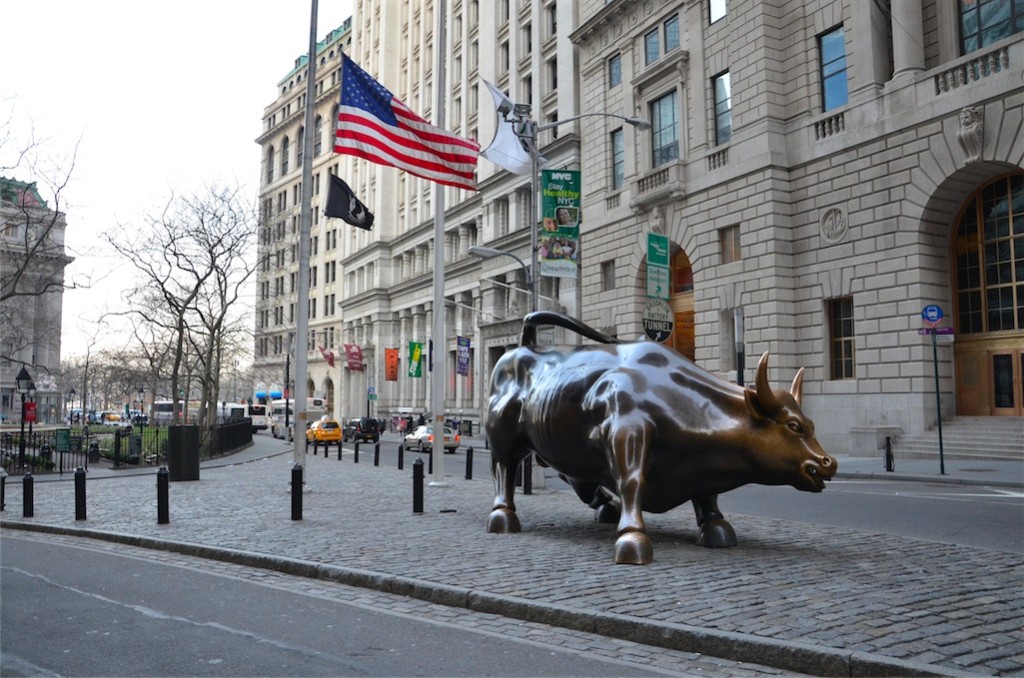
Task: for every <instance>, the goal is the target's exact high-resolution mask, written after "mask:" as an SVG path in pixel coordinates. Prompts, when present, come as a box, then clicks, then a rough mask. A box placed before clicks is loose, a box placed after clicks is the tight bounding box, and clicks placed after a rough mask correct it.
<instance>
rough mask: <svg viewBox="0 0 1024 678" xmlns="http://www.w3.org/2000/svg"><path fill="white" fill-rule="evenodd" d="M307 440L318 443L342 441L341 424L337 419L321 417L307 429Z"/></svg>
mask: <svg viewBox="0 0 1024 678" xmlns="http://www.w3.org/2000/svg"><path fill="white" fill-rule="evenodd" d="M306 440H307V441H308V442H314V441H315V442H318V443H337V442H341V424H339V423H338V421H337V420H336V419H327V418H326V417H325V418H323V419H319V420H317V421H314V422H313V423H312V424H310V425H309V428H308V429H306Z"/></svg>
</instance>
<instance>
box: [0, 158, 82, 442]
mask: <svg viewBox="0 0 1024 678" xmlns="http://www.w3.org/2000/svg"><path fill="white" fill-rule="evenodd" d="M0 224H2V229H0V294H2V297H0V299H2V301H0V415H2V418H3V420H4V421H5V422H20V421H21V395H22V394H20V393H19V392H18V389H17V385H16V382H15V377H17V375H18V373H19V371H20V370H21V369H22V368H23V367H24V368H25V369H27V370H28V373H29V375H30V376H31V377H32V380H33V382H34V383H35V387H36V390H35V393H34V394H32V395H31V397H32V398H33V399H34V400H35V402H36V416H37V420H38V421H39V422H41V423H56V422H59V421H60V420H61V418H62V417H63V416H64V401H63V395H62V393H61V388H60V374H61V371H60V370H61V367H60V344H61V341H60V338H61V327H62V318H61V312H62V308H63V300H64V269H65V267H67V265H68V264H69V263H71V261H72V259H71V257H69V256H67V254H66V253H65V250H64V231H65V228H66V226H67V222H66V219H65V215H64V213H62V212H58V211H55V210H53V209H51V208H50V207H48V206H47V204H46V201H45V200H44V199H43V198H42V196H41V195H40V193H39V190H38V189H37V187H36V185H35V184H32V183H25V182H21V181H17V180H14V179H8V178H3V177H0Z"/></svg>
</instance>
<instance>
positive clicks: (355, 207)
mask: <svg viewBox="0 0 1024 678" xmlns="http://www.w3.org/2000/svg"><path fill="white" fill-rule="evenodd" d="M324 214H326V215H327V216H329V217H337V218H338V219H341V220H342V221H344V222H345V223H346V224H351V225H352V226H355V227H356V228H365V229H366V230H367V231H369V230H370V228H371V227H372V226H373V215H372V214H370V210H368V209H366V205H364V204H363V203H361V202H359V198H357V197H356V194H355V193H353V192H352V189H351V188H349V187H348V184H346V183H345V182H344V181H342V180H341V178H340V177H336V176H334V175H333V174H332V175H331V185H330V187H329V188H328V189H327V207H326V208H325V209H324Z"/></svg>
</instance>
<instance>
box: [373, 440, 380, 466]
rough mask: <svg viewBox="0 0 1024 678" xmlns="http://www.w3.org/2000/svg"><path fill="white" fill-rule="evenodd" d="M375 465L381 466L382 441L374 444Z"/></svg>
mask: <svg viewBox="0 0 1024 678" xmlns="http://www.w3.org/2000/svg"><path fill="white" fill-rule="evenodd" d="M373 465H374V466H380V441H377V442H375V443H374V444H373Z"/></svg>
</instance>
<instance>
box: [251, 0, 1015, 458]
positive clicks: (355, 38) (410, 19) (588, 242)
mask: <svg viewBox="0 0 1024 678" xmlns="http://www.w3.org/2000/svg"><path fill="white" fill-rule="evenodd" d="M1021 11H1022V10H1021V8H1020V4H1019V3H1013V2H1011V1H1009V0H992V1H990V2H987V3H979V2H975V1H973V0H888V1H886V0H883V1H882V2H861V1H860V0H845V1H843V0H830V1H826V0H812V1H797V0H782V1H779V2H774V3H768V2H762V1H759V0H677V1H674V2H673V1H648V2H632V1H629V0H611V1H608V2H605V1H603V0H580V1H579V2H558V3H556V2H554V1H553V0H547V1H543V0H499V1H497V2H494V3H489V2H488V3H479V2H475V1H470V0H457V1H454V2H449V3H448V12H449V21H448V24H447V25H448V27H449V36H448V44H447V55H448V56H447V64H448V67H447V71H446V73H447V76H448V89H449V95H448V109H447V116H448V123H447V125H446V127H448V128H449V129H452V130H454V131H457V132H459V133H461V134H463V135H464V136H468V137H474V138H477V139H478V140H480V141H481V143H482V145H484V146H486V145H487V142H488V140H489V139H490V138H491V135H492V134H493V130H494V125H495V116H494V113H493V107H492V106H491V102H490V100H489V96H488V94H487V92H486V89H484V88H483V80H488V81H490V82H493V83H495V84H496V85H497V86H498V87H499V88H500V89H502V90H504V91H505V92H507V93H508V94H509V96H510V98H511V99H512V100H514V101H516V102H522V103H528V104H531V106H532V110H531V115H532V117H533V119H534V120H536V121H538V122H540V123H552V122H557V121H559V120H566V119H567V118H573V117H575V116H576V115H577V114H579V113H581V112H588V113H590V112H603V113H611V114H615V115H619V116H635V117H640V118H644V119H647V120H649V121H650V122H651V123H652V128H651V129H650V130H639V129H635V128H633V127H630V126H628V125H623V124H622V122H621V121H620V120H619V119H615V118H610V117H604V116H588V117H584V118H581V119H580V120H578V121H571V122H567V123H566V124H564V125H560V126H558V127H557V128H556V129H555V130H552V131H549V132H545V133H544V134H542V136H541V139H540V151H541V153H542V154H543V155H544V157H545V158H546V159H547V160H548V166H549V167H552V168H566V169H580V170H581V172H582V188H583V206H582V218H581V248H580V249H581V280H580V286H579V287H577V286H576V285H575V284H574V281H572V280H568V279H564V278H542V279H541V284H540V297H541V299H542V304H544V305H548V306H551V307H556V308H563V309H565V310H567V311H568V312H570V313H572V314H575V315H579V316H580V317H582V318H583V319H584V321H586V322H587V323H588V324H590V325H592V326H594V327H597V328H598V329H600V330H602V331H604V332H605V333H607V334H611V335H614V336H617V337H620V338H624V339H633V338H637V337H641V336H643V335H644V328H643V323H642V320H643V315H644V309H645V307H646V306H647V304H648V293H649V292H651V290H650V289H649V288H648V284H647V283H648V277H649V275H653V273H654V271H651V272H649V270H648V265H647V253H648V246H647V240H648V237H649V236H648V234H649V233H654V234H656V235H662V236H665V237H667V238H668V240H669V243H670V248H671V252H670V266H669V272H668V282H669V288H670V289H669V292H668V296H669V298H668V300H667V303H668V304H669V307H670V308H671V315H672V317H673V319H674V332H673V335H672V337H670V339H669V340H668V341H669V342H670V343H672V344H673V345H674V346H675V347H676V348H677V349H678V350H679V351H680V352H682V353H683V354H685V355H688V356H690V357H692V358H693V359H694V360H695V361H696V362H697V363H698V364H699V365H700V366H702V367H704V368H705V369H707V370H709V371H711V372H713V373H716V374H718V375H720V376H722V377H723V378H727V379H729V380H742V381H746V382H749V381H751V380H752V378H753V370H754V367H755V365H756V362H757V358H758V357H759V356H760V355H761V354H762V353H763V352H765V351H768V352H770V355H771V359H770V360H771V362H770V366H771V369H770V373H769V374H770V380H771V381H772V383H773V384H776V385H782V384H788V383H789V381H790V380H791V379H792V377H793V375H794V373H795V371H796V370H797V369H798V368H799V367H804V368H806V375H805V378H804V406H805V409H806V410H807V411H808V413H809V414H810V415H811V416H812V417H813V418H814V419H815V421H816V422H817V425H818V437H819V439H820V440H821V441H822V443H823V444H824V445H825V446H826V448H827V449H829V450H830V451H834V452H869V451H872V450H873V449H874V448H875V447H877V446H878V445H879V444H880V441H881V440H882V436H883V435H885V434H889V433H895V432H901V433H903V434H915V433H921V432H924V431H926V430H928V429H930V428H932V427H933V426H934V425H935V424H936V418H937V412H936V393H935V384H936V377H935V375H934V372H933V370H934V367H933V364H934V365H937V369H938V378H937V382H938V388H939V391H940V393H941V410H942V416H943V418H944V419H946V418H951V417H954V416H955V415H972V416H986V417H987V416H995V415H1010V416H1012V417H1021V416H1022V415H1024V392H1022V391H1024V359H1022V354H1024V171H1022V158H1024V134H1022V131H1024V130H1022V119H1024V81H1022V80H1021V68H1022V65H1024V16H1022V15H1021ZM435 24H436V17H435V16H434V4H433V3H431V2H407V1H406V2H399V1H397V0H396V1H393V2H389V1H384V2H369V1H368V0H363V1H361V2H358V3H357V5H356V13H355V16H354V18H353V20H352V24H351V26H348V28H347V30H344V31H342V33H340V34H339V35H338V36H337V38H336V40H337V41H349V42H351V49H350V54H352V55H353V58H354V59H355V60H356V61H357V62H359V63H360V64H361V65H362V66H363V67H364V69H366V70H367V71H368V72H370V73H371V74H373V75H374V76H375V77H376V78H377V79H378V80H379V81H380V82H382V83H384V84H385V85H386V86H388V87H389V88H390V89H391V90H392V91H393V92H394V93H395V94H396V96H398V97H399V98H400V99H401V100H402V101H404V102H405V103H407V104H408V105H409V106H410V107H411V108H412V109H413V110H415V111H417V112H419V113H420V114H421V115H422V116H423V117H425V118H426V119H428V120H430V119H431V118H432V115H431V114H432V108H433V101H434V97H433V94H432V90H431V85H432V77H431V74H432V70H433V63H434V53H433V49H434V41H433V38H434V32H435ZM332 35H333V34H332ZM342 36H343V37H342ZM331 44H333V43H331V39H330V38H329V39H328V41H327V44H325V46H324V49H325V50H326V53H323V54H324V61H323V68H322V69H321V71H320V72H319V75H318V80H322V83H321V84H322V88H321V87H320V85H318V95H317V102H316V105H317V107H318V109H317V111H318V114H320V115H321V116H322V119H323V120H324V121H325V122H324V123H323V125H324V127H323V129H322V130H320V132H319V134H318V136H317V141H318V143H320V142H322V144H323V147H322V149H323V150H322V152H321V153H322V154H321V153H317V154H316V163H317V164H316V165H315V167H319V168H320V172H321V173H322V172H323V171H328V170H329V171H335V172H337V173H338V174H340V175H341V176H343V177H344V178H345V179H346V181H348V183H349V184H350V185H351V186H352V187H353V189H354V190H355V192H356V194H357V195H358V196H359V197H360V199H362V200H363V202H365V203H366V204H367V205H368V206H370V208H371V211H373V212H374V213H375V214H376V216H377V222H376V224H375V226H374V230H373V231H370V232H366V231H359V230H358V229H353V228H351V227H349V226H347V225H345V224H343V223H342V222H340V221H337V220H331V219H324V218H323V216H322V215H321V216H319V217H318V218H315V220H314V230H313V243H314V245H313V249H314V252H315V255H314V261H313V262H312V263H311V266H312V267H313V270H314V271H315V273H314V279H315V281H316V283H315V284H314V286H313V288H312V291H311V300H310V304H311V307H310V311H311V320H310V327H311V328H312V332H318V333H320V334H319V335H316V336H317V337H320V338H322V339H323V340H324V341H326V345H327V346H328V347H334V349H335V351H336V352H338V353H339V354H340V353H343V351H341V350H340V349H339V348H338V346H339V345H340V344H344V343H349V344H353V345H357V346H359V347H360V348H361V349H362V354H363V357H364V360H365V361H366V364H367V369H366V370H364V371H362V372H358V371H353V370H350V369H348V368H347V367H346V366H345V364H344V362H345V361H344V360H341V361H340V363H339V364H340V369H339V368H338V367H336V368H335V369H333V370H330V369H328V368H327V367H326V363H325V362H324V361H323V359H322V357H321V354H320V352H319V351H318V350H317V349H316V344H317V341H321V339H318V340H317V341H313V340H312V338H311V339H310V341H309V342H308V345H307V348H308V349H309V350H310V353H309V356H310V381H311V390H312V391H315V392H317V393H319V394H323V395H326V396H327V397H328V398H330V399H331V400H332V402H333V403H334V408H335V412H336V413H337V414H338V416H346V417H347V416H349V415H350V414H351V415H358V414H362V410H363V408H365V407H366V406H368V405H369V403H367V402H365V401H364V398H365V393H366V387H367V386H374V387H375V389H376V391H377V394H378V398H379V400H377V401H376V404H374V405H373V406H372V407H373V411H374V413H375V414H378V415H379V416H389V415H390V414H392V413H398V412H403V411H406V410H415V411H421V410H423V409H425V407H426V402H427V394H428V390H427V384H426V380H425V379H422V380H413V379H406V378H405V377H404V375H403V374H402V370H400V371H399V380H398V381H397V382H386V381H385V380H384V379H383V357H382V352H383V349H384V348H390V347H397V348H399V349H400V350H401V351H402V360H403V361H404V360H405V355H404V350H405V349H404V346H405V345H406V344H407V342H408V341H424V342H426V340H427V339H428V338H429V337H428V336H427V334H428V332H429V328H430V320H429V318H430V314H431V313H432V312H433V309H432V308H431V305H432V304H431V299H432V297H431V275H430V273H431V271H430V267H431V262H432V260H433V259H432V255H431V248H432V246H433V226H432V212H433V210H432V207H431V199H432V192H431V186H430V185H428V184H427V182H424V181H422V180H420V179H416V178H414V177H411V176H407V175H404V174H403V173H400V172H397V171H396V170H393V169H389V168H382V167H378V166H372V165H368V164H366V163H363V162H355V161H353V160H352V159H349V158H347V157H343V156H334V155H332V154H331V153H330V140H329V136H330V133H331V132H330V130H331V129H332V126H331V124H330V121H331V120H333V119H334V115H333V112H334V110H335V109H336V106H337V103H338V102H337V98H338V97H337V83H336V76H337V59H336V56H334V55H332V52H331ZM332 58H333V59H335V60H334V61H333V62H332V61H331V59H332ZM301 73H302V71H301V70H296V71H294V72H293V73H292V74H290V75H289V76H288V77H286V78H285V79H284V80H283V81H282V82H281V86H280V94H281V95H280V97H279V99H278V100H277V101H276V102H275V103H274V104H273V105H271V106H270V107H268V108H267V110H266V112H265V115H264V120H265V123H266V125H265V132H264V135H263V136H262V137H261V138H260V143H261V144H262V145H263V148H264V160H265V167H264V171H265V173H266V174H265V176H266V178H267V182H266V185H265V186H264V205H265V216H266V217H267V219H268V225H269V224H270V223H274V224H283V227H282V228H281V229H280V230H276V229H277V227H276V226H272V227H271V231H272V232H271V233H270V234H268V238H274V237H277V234H278V233H280V240H275V241H274V242H275V243H280V244H278V245H273V246H270V245H269V244H264V241H263V240H261V251H263V252H266V253H272V254H273V255H274V256H273V257H272V258H271V259H270V260H269V261H270V263H268V264H266V266H267V268H266V270H264V271H262V272H261V277H260V284H261V285H262V286H263V287H261V296H260V304H261V309H262V311H261V313H263V315H261V316H260V317H258V319H257V365H258V366H260V367H265V368H267V369H272V370H273V371H275V372H276V373H277V374H280V373H281V367H283V364H284V348H283V347H284V346H285V345H286V343H287V340H286V335H287V326H288V324H289V323H290V322H291V318H292V317H293V316H292V315H291V310H290V308H291V305H294V299H291V300H289V299H288V297H287V295H288V294H289V290H290V289H291V288H290V287H289V281H290V276H291V275H292V274H293V272H294V270H295V267H294V264H291V259H290V258H289V251H290V250H289V247H294V244H293V243H294V236H292V234H293V233H294V232H295V231H294V230H293V229H294V226H293V223H294V222H293V221H292V219H295V220H297V215H298V208H297V206H295V203H296V202H297V200H294V199H293V198H294V197H295V196H297V190H298V189H297V185H298V179H299V174H298V165H299V163H298V162H296V157H295V152H296V149H297V148H298V147H299V144H298V143H296V140H297V139H298V138H299V136H300V135H301V132H300V131H299V129H298V128H299V127H300V126H301V114H300V109H301V106H300V104H299V103H296V102H297V101H299V100H300V98H301V96H302V91H301V89H302V88H299V87H295V89H294V90H292V89H291V87H292V85H297V78H299V77H300V76H301ZM318 129H319V128H318ZM556 132H557V135H556V134H555V133H556ZM285 136H287V137H288V140H285V139H284V137H285ZM477 177H478V186H479V190H478V191H477V192H475V193H474V192H468V191H459V190H457V189H448V192H447V194H446V195H447V198H446V205H447V209H446V218H445V233H446V237H445V242H444V243H443V246H444V247H445V261H446V270H445V278H446V283H445V292H446V299H447V302H448V303H447V304H446V306H447V307H446V310H445V312H446V314H447V316H446V317H447V323H446V326H447V333H448V335H449V336H448V337H447V338H446V343H447V351H446V353H447V360H448V364H449V369H448V370H447V372H446V373H447V375H448V377H447V378H448V380H449V383H448V387H447V391H446V400H445V407H446V409H447V410H448V412H449V413H450V414H452V415H457V414H459V413H462V414H463V416H465V417H472V418H476V417H478V416H479V408H480V406H481V404H482V401H483V397H484V389H485V382H486V379H487V374H488V373H489V370H490V367H491V365H493V363H494V361H495V360H496V358H497V356H499V355H500V354H501V352H503V351H504V350H505V349H506V348H507V347H508V346H510V345H514V343H515V336H516V334H517V319H518V318H519V317H521V314H522V312H523V311H525V310H527V308H528V306H527V301H528V298H527V296H526V295H525V294H524V293H523V290H525V288H526V284H525V283H526V281H525V276H524V272H523V270H522V269H521V267H520V266H518V265H517V264H516V263H515V262H514V261H513V260H511V259H506V258H499V259H491V260H487V261H486V262H484V263H481V262H480V261H478V260H476V259H473V258H470V257H467V256H466V253H467V250H468V248H469V247H470V246H472V245H486V246H489V247H493V248H496V249H499V250H503V251H507V252H512V253H515V254H516V255H518V256H519V257H521V258H522V259H524V260H529V259H530V249H529V248H530V234H529V225H530V224H531V223H536V222H535V220H534V219H535V217H533V216H532V215H531V214H530V213H529V209H528V206H529V198H530V192H531V187H530V182H529V178H528V177H524V176H516V175H511V174H509V173H508V172H504V171H500V170H498V169H497V168H496V167H495V166H493V165H491V164H490V163H489V162H488V161H486V160H483V159H481V161H480V165H479V169H478V173H477ZM324 181H325V180H324V179H323V178H322V177H321V178H319V179H315V180H314V194H315V197H314V204H315V205H319V204H320V203H319V202H318V201H322V200H323V199H324V196H323V194H322V192H321V191H322V190H323V186H324V184H323V183H322V182H324ZM315 209H316V208H315ZM318 211H320V210H318ZM289 237H291V240H289ZM289 243H292V244H289ZM291 251H293V250H291ZM289 266H291V268H290V269H289ZM651 268H652V269H653V268H655V267H653V266H652V267H651ZM328 270H329V271H330V273H327V272H326V271H328ZM325 303H326V304H327V305H328V306H327V308H325V307H324V306H323V304H325ZM929 306H937V307H939V308H941V309H942V310H943V311H944V315H945V318H944V319H943V320H942V321H941V322H940V323H939V325H940V326H941V327H946V328H952V330H953V331H954V332H955V342H954V343H952V344H949V343H939V344H938V345H937V346H936V350H935V352H934V355H935V358H936V359H935V360H934V363H933V349H932V344H931V338H930V337H929V336H924V335H921V334H919V330H920V329H922V328H923V327H925V324H924V322H923V319H922V311H923V309H924V308H925V307H929ZM278 309H280V310H278ZM328 309H329V310H328ZM738 318H742V320H743V322H742V324H741V325H742V328H743V334H742V337H741V339H742V346H743V348H744V352H745V357H746V358H745V362H744V363H743V364H742V365H741V364H740V363H739V360H740V358H739V356H738V354H737V351H736V349H735V341H736V336H735V335H736V325H737V323H736V321H737V319H738ZM325 333H326V334H325ZM456 336H463V337H468V338H470V339H471V345H472V347H473V352H472V369H471V371H470V376H469V377H462V376H456V375H455V370H454V363H455V337H456ZM561 338H562V337H557V336H556V337H549V338H548V339H549V340H560V339H561ZM570 341H572V339H570ZM321 343H323V342H321ZM403 364H404V362H403ZM738 367H742V368H743V369H742V371H741V373H740V374H737V368H738ZM1017 421H1020V419H1017Z"/></svg>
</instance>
